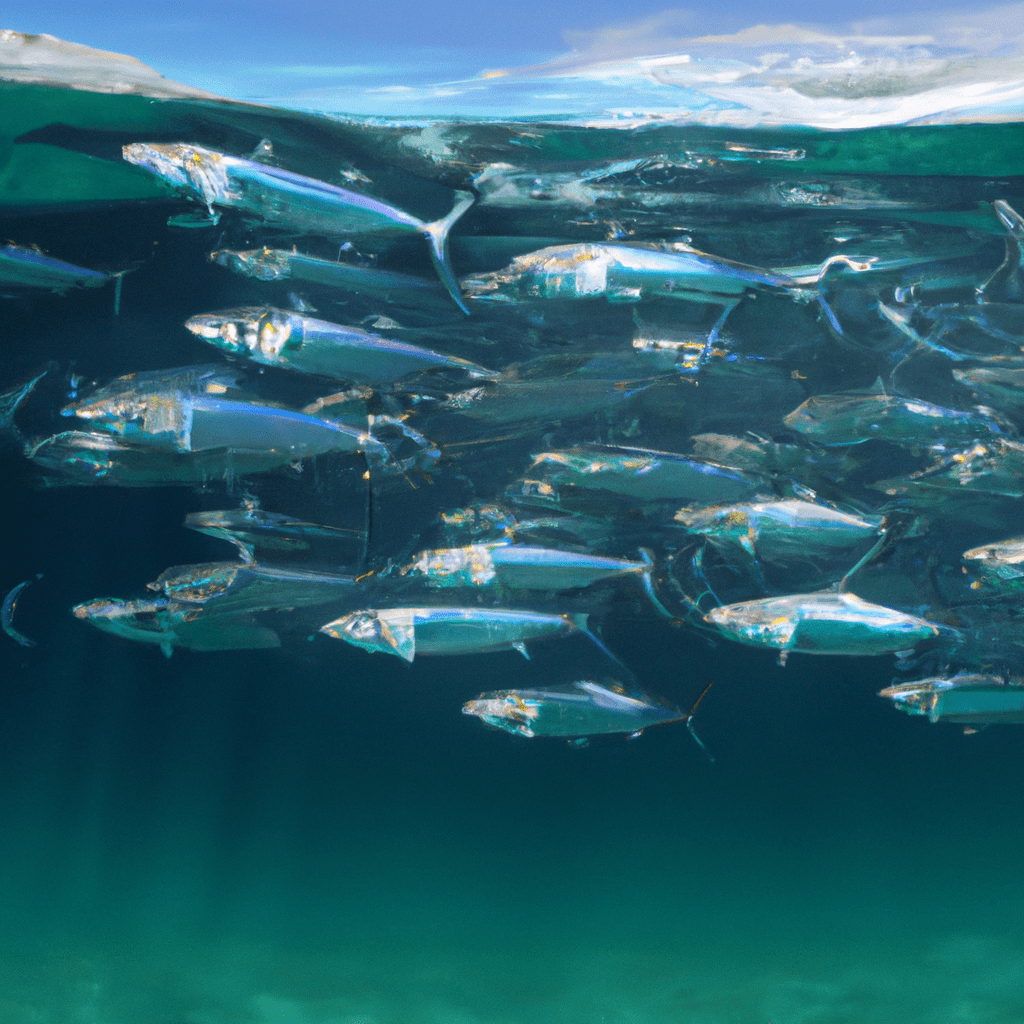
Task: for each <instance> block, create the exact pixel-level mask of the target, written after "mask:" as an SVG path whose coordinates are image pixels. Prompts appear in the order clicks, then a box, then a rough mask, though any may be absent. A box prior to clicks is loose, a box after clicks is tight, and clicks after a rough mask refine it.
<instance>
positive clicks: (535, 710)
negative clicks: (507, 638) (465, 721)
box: [462, 679, 711, 743]
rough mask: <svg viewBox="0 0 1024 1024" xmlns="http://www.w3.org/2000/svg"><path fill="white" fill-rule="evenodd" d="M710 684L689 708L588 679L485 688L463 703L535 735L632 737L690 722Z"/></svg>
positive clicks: (465, 708)
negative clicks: (543, 685) (527, 687)
mask: <svg viewBox="0 0 1024 1024" xmlns="http://www.w3.org/2000/svg"><path fill="white" fill-rule="evenodd" d="M710 688H711V684H710V683H709V684H708V686H707V687H706V688H705V689H704V693H702V694H701V695H700V697H698V698H697V700H696V702H695V703H694V705H693V707H692V708H690V710H689V711H688V712H686V713H683V712H681V711H680V710H679V709H678V708H675V707H672V706H671V705H670V704H664V703H662V702H661V701H656V700H652V699H651V698H649V697H636V696H629V695H627V694H626V693H624V692H623V691H622V690H621V688H618V687H615V686H609V685H605V684H602V683H597V682H594V681H592V680H589V679H582V680H577V681H576V682H574V683H571V684H570V685H568V686H559V687H551V688H550V689H537V690H497V691H494V692H492V693H482V694H480V696H479V697H477V698H476V699H475V700H470V701H467V702H466V703H465V704H463V705H462V713H463V714H464V715H475V716H476V717H477V718H479V719H481V720H482V721H484V722H486V723H487V724H488V725H492V726H494V727H495V728H497V729H504V730H505V731H506V732H511V733H515V734H516V735H519V736H527V737H530V738H533V737H534V736H558V737H563V738H573V737H584V736H598V735H602V734H608V733H626V734H628V735H629V736H630V737H633V736H636V735H639V733H640V732H642V731H643V730H644V729H647V728H649V727H650V726H652V725H665V724H668V723H670V722H686V723H687V725H689V724H690V722H691V721H692V719H693V715H694V712H695V711H696V710H697V705H698V704H699V703H700V702H701V700H702V699H703V698H704V694H706V693H707V692H708V690H709V689H710ZM694 738H696V737H694ZM697 742H698V743H699V742H700V741H699V740H698V741H697Z"/></svg>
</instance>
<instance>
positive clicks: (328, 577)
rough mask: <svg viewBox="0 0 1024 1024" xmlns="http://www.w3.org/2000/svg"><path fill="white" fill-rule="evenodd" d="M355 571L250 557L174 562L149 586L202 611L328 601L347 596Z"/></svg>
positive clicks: (176, 603)
mask: <svg viewBox="0 0 1024 1024" xmlns="http://www.w3.org/2000/svg"><path fill="white" fill-rule="evenodd" d="M354 582H355V580H354V578H353V577H352V576H345V575H339V574H335V573H323V572H311V571H308V570H303V569H283V568H274V567H271V566H265V565H257V564H254V563H250V562H205V563H201V564H197V565H176V566H172V567H171V568H170V569H167V570H165V571H164V572H163V573H161V574H160V576H158V577H157V579H155V580H154V581H153V582H152V583H147V584H146V587H147V589H149V590H152V591H154V592H156V593H158V594H162V595H163V597H165V598H166V599H167V601H168V602H169V607H171V608H172V609H174V610H182V609H183V608H184V606H191V608H192V609H195V610H199V609H201V610H202V613H203V615H206V616H209V615H224V614H229V613H234V612H255V611H268V610H272V609H291V608H303V607H309V606H315V605H319V604H328V603H330V602H331V601H338V600H342V599H344V598H346V597H348V596H349V594H350V593H351V591H352V588H353V585H354Z"/></svg>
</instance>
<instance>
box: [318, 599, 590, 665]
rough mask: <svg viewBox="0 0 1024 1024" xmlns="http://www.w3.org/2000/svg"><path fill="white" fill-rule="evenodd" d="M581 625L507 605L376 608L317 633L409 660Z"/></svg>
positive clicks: (520, 641) (513, 642) (483, 648)
mask: <svg viewBox="0 0 1024 1024" xmlns="http://www.w3.org/2000/svg"><path fill="white" fill-rule="evenodd" d="M576 629H584V630H585V629H586V616H585V615H584V616H568V615H551V614H546V613H543V612H531V611H518V610H514V609H509V608H431V607H426V608H381V609H369V610H364V611H357V612H352V613H351V614H349V615H344V616H342V617H341V618H340V619H335V620H334V621H333V622H328V623H327V624H326V625H325V626H322V627H321V629H320V632H321V633H326V634H327V635H328V636H333V637H335V638H336V639H338V640H344V641H346V643H350V644H353V645H354V646H356V647H362V648H363V649H364V650H367V651H379V652H383V653H384V654H394V655H397V656H398V657H400V658H404V659H405V660H406V661H412V660H413V659H414V658H415V657H416V655H417V654H421V655H433V654H481V653H484V652H487V651H507V650H513V649H515V650H520V651H524V650H525V646H524V645H525V644H526V643H527V641H531V640H539V639H542V638H546V637H554V636H561V635H564V634H566V633H570V632H572V631H573V630H576Z"/></svg>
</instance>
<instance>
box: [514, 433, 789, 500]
mask: <svg viewBox="0 0 1024 1024" xmlns="http://www.w3.org/2000/svg"><path fill="white" fill-rule="evenodd" d="M537 471H540V472H541V473H542V474H543V475H544V477H545V479H547V480H548V481H550V482H551V483H552V484H554V485H555V486H559V485H570V486H573V487H579V488H581V489H598V490H604V491H611V492H613V493H615V494H620V495H624V496H626V497H629V498H636V499H639V500H641V501H686V502H693V503H697V504H709V505H710V504H717V503H720V502H727V501H742V500H744V499H749V498H752V497H753V496H754V495H755V494H757V493H759V492H761V493H763V492H764V491H770V490H771V489H772V488H771V484H770V482H769V481H768V480H767V479H766V478H765V477H763V476H761V475H760V474H757V473H750V472H746V471H743V470H737V469H730V468H729V467H728V466H722V465H719V464H718V463H715V462H711V461H710V460H707V459H701V458H697V457H696V456H687V455H677V454H675V453H673V452H657V451H650V450H647V449H643V448H612V447H605V446H599V445H588V446H585V447H579V448H569V449H565V450H562V451H552V452H544V453H543V454H541V455H535V456H534V461H533V465H532V466H531V467H530V472H531V474H534V473H536V472H537Z"/></svg>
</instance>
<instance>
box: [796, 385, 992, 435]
mask: <svg viewBox="0 0 1024 1024" xmlns="http://www.w3.org/2000/svg"><path fill="white" fill-rule="evenodd" d="M783 423H785V424H786V426H787V427H789V428H790V430H795V431H796V432H797V433H799V434H803V435H804V437H807V438H810V439H811V440H812V441H817V442H818V443H819V444H824V445H853V444H862V443H863V442H865V441H870V440H872V439H878V440H882V441H893V442H895V443H896V444H905V445H915V446H916V445H927V444H946V445H953V446H958V445H960V444H964V443H967V442H970V441H973V440H976V439H986V438H990V437H993V436H997V435H1000V434H1004V433H1009V432H1010V431H1011V430H1012V428H1010V427H1008V426H1007V425H1005V424H1003V423H1000V422H999V421H998V420H997V419H996V417H995V416H994V415H992V413H991V411H990V410H988V409H984V408H977V409H973V410H970V411H967V412H961V411H960V410H957V409H945V408H943V407H942V406H938V405H933V404H932V403H931V402H923V401H920V400H919V399H916V398H899V397H895V396H891V395H883V394H876V393H872V392H851V393H849V394H840V395H814V396H812V397H811V398H808V399H807V401H805V402H804V403H803V404H802V405H801V406H800V407H799V408H797V409H794V410H793V411H792V412H791V413H790V414H789V415H788V416H786V417H785V418H784V419H783Z"/></svg>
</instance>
